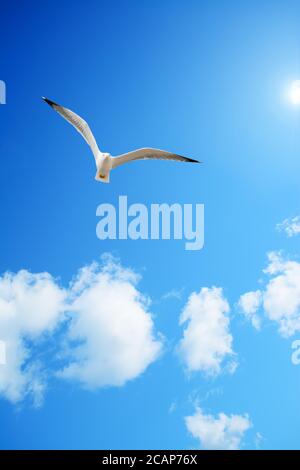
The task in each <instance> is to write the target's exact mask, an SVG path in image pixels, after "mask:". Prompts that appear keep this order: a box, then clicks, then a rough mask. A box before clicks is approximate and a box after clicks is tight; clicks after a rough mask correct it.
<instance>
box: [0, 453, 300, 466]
mask: <svg viewBox="0 0 300 470" xmlns="http://www.w3.org/2000/svg"><path fill="white" fill-rule="evenodd" d="M289 460H291V461H293V462H295V461H300V452H299V451H246V450H244V451H203V450H201V451H199V450H189V451H186V450H185V451H182V450H151V451H149V450H130V451H129V450H37V451H35V450H1V451H0V464H3V463H9V464H11V463H12V464H14V463H15V464H21V465H22V467H25V466H26V464H30V465H31V466H32V465H33V466H34V465H35V464H37V465H46V466H50V467H52V466H53V465H56V464H57V463H60V464H62V465H64V464H82V465H83V468H84V470H85V467H86V466H89V467H90V466H92V467H93V468H94V467H95V468H97V467H99V466H101V467H104V468H105V467H107V466H108V465H120V466H122V467H125V468H138V467H140V466H144V465H148V466H150V465H155V466H160V465H168V466H170V465H185V466H187V467H191V468H194V467H196V466H202V467H204V468H205V467H206V466H207V465H209V464H219V465H221V466H222V467H223V466H225V465H227V464H228V465H230V466H231V467H232V466H234V465H241V464H245V463H247V464H250V465H251V464H254V463H256V462H259V463H260V464H262V463H266V464H267V463H270V462H272V461H276V463H284V464H286V462H287V461H289ZM2 468H3V467H2Z"/></svg>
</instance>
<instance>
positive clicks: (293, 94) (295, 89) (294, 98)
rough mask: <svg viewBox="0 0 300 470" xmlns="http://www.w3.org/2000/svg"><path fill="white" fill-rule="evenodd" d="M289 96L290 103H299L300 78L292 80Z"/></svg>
mask: <svg viewBox="0 0 300 470" xmlns="http://www.w3.org/2000/svg"><path fill="white" fill-rule="evenodd" d="M289 96H290V101H291V103H293V104H296V105H300V80H295V81H294V82H292V84H291V88H290V93H289Z"/></svg>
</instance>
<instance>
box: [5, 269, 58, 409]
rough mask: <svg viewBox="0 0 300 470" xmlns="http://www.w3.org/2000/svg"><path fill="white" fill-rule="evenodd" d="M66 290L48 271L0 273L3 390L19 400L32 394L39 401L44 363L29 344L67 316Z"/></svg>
mask: <svg viewBox="0 0 300 470" xmlns="http://www.w3.org/2000/svg"><path fill="white" fill-rule="evenodd" d="M65 296H66V293H65V291H64V289H62V288H60V287H59V285H58V284H57V283H56V281H55V279H53V278H52V277H51V276H50V275H49V274H47V273H41V274H31V273H29V272H28V271H25V270H22V271H19V272H18V273H16V274H12V273H6V274H4V275H3V276H2V277H0V338H1V341H2V342H3V343H2V346H3V348H2V349H3V351H4V352H3V354H2V356H5V361H4V360H3V361H2V362H3V363H2V364H1V365H0V394H2V395H3V396H5V397H6V398H8V399H9V400H11V401H12V402H17V401H20V400H21V399H23V398H24V397H25V396H27V395H28V394H31V395H32V396H33V399H34V401H35V403H36V404H39V403H40V401H41V399H42V392H43V389H44V387H45V379H44V374H43V373H42V372H41V370H40V364H39V362H38V361H36V360H34V359H33V349H34V347H33V348H30V347H29V344H30V343H31V344H32V343H33V342H34V343H36V342H37V340H41V339H42V337H43V336H45V334H46V333H49V332H51V331H53V330H54V328H55V327H56V326H57V325H58V323H59V322H60V321H61V320H62V319H63V312H64V301H65Z"/></svg>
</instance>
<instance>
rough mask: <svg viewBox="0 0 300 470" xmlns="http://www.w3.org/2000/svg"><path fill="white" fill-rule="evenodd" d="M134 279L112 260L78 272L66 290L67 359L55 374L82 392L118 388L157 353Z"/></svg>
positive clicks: (145, 307) (145, 304)
mask: <svg viewBox="0 0 300 470" xmlns="http://www.w3.org/2000/svg"><path fill="white" fill-rule="evenodd" d="M136 282H137V276H136V275H135V274H134V273H133V272H132V271H130V270H126V269H123V268H122V267H121V266H120V265H118V264H116V263H115V262H114V261H112V260H108V262H107V263H106V264H105V265H104V266H102V267H101V266H100V265H98V264H96V263H94V264H92V265H91V266H88V267H86V268H84V269H82V270H81V271H80V272H79V274H78V276H77V278H76V279H75V281H74V282H73V283H72V285H71V287H70V292H71V296H72V302H71V305H70V311H71V312H72V319H71V322H70V325H69V329H68V333H67V341H68V345H69V348H68V352H69V356H70V360H69V363H68V365H67V366H65V367H64V368H63V369H62V370H61V371H60V372H59V375H60V376H61V377H64V378H66V379H75V380H78V381H80V382H81V383H82V384H83V385H84V386H85V387H87V388H97V387H102V386H105V385H117V386H118V385H123V384H124V383H125V382H126V381H128V380H131V379H133V378H135V377H137V376H138V375H140V374H141V373H142V372H143V371H144V370H145V369H146V368H147V367H148V365H149V364H150V363H151V362H153V361H154V360H155V359H156V358H157V357H158V355H159V353H160V350H161V342H160V340H158V339H156V338H155V336H154V332H153V330H154V329H153V321H152V318H151V315H150V313H149V312H148V302H147V299H145V298H144V297H143V296H142V295H141V293H140V292H139V291H138V290H137V288H136Z"/></svg>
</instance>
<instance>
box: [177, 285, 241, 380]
mask: <svg viewBox="0 0 300 470" xmlns="http://www.w3.org/2000/svg"><path fill="white" fill-rule="evenodd" d="M228 313H229V305H228V302H227V300H226V299H225V298H224V296H223V292H222V289H220V288H216V287H212V288H211V289H210V288H207V287H204V288H202V289H201V290H200V292H199V293H195V292H194V293H192V294H191V295H190V297H189V299H188V302H187V304H186V305H185V307H184V309H183V311H182V313H181V316H180V324H181V325H183V324H186V323H187V326H186V328H185V330H184V332H183V338H182V339H181V341H180V343H179V347H178V350H179V354H180V356H181V358H182V360H183V362H184V364H185V365H186V367H187V370H188V371H189V372H193V371H202V372H204V373H207V374H213V375H216V374H218V373H220V371H221V366H222V364H223V362H224V360H225V358H226V357H228V356H232V355H233V354H234V353H233V350H232V335H231V333H230V330H229V324H230V321H229V316H228ZM235 366H236V364H235V362H234V361H232V362H231V364H230V368H231V371H233V370H234V369H235Z"/></svg>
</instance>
